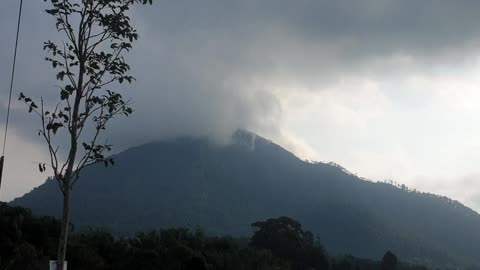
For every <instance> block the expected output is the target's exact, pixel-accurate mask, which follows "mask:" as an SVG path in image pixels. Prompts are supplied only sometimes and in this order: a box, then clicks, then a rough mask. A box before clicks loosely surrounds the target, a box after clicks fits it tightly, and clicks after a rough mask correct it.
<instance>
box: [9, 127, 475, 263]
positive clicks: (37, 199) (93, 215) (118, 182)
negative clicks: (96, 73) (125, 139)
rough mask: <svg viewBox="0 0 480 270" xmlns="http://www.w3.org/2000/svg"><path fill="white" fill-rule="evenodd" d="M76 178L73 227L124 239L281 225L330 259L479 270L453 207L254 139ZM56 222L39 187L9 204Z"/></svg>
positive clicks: (47, 194)
mask: <svg viewBox="0 0 480 270" xmlns="http://www.w3.org/2000/svg"><path fill="white" fill-rule="evenodd" d="M114 158H115V161H116V163H115V166H113V167H109V168H104V167H103V166H94V167H91V168H89V169H87V170H86V171H84V173H83V174H82V179H81V180H80V181H79V182H78V185H77V186H76V187H75V189H74V193H73V197H72V200H73V201H72V223H73V224H75V226H76V227H77V228H84V227H88V226H95V227H104V228H108V229H109V230H111V231H112V232H114V233H116V234H119V235H124V234H131V233H133V232H137V231H145V230H149V229H157V228H167V227H178V226H186V227H196V226H199V227H201V228H203V229H204V230H205V231H206V232H207V233H210V234H217V235H224V234H231V235H234V236H246V235H250V234H251V231H249V230H248V228H249V225H250V224H251V223H252V222H254V221H257V220H263V219H266V218H270V217H278V216H290V217H292V218H295V219H297V220H299V221H300V222H301V223H302V224H304V226H305V228H306V229H308V230H310V231H312V232H313V233H315V234H316V236H318V238H319V239H320V241H321V242H322V243H323V244H325V246H327V247H328V249H329V252H331V253H333V254H353V255H355V256H362V257H370V258H378V257H380V256H381V255H382V254H383V253H384V252H385V250H392V251H393V252H394V253H395V254H399V255H400V256H401V257H403V258H406V259H407V260H409V261H412V262H421V263H425V264H427V265H433V266H444V267H447V266H459V265H461V266H475V265H476V266H477V267H478V266H479V265H480V258H479V256H478V251H479V250H480V230H479V228H480V215H479V214H478V213H476V212H475V211H473V210H471V209H469V208H467V207H465V206H463V205H462V204H460V203H459V202H457V201H454V200H451V199H448V198H446V197H440V196H437V195H433V194H427V193H420V192H417V191H412V190H409V189H408V188H407V187H404V186H403V187H397V186H394V185H392V184H388V183H374V182H371V181H366V180H364V179H361V178H359V177H357V176H355V175H353V174H351V173H349V172H348V171H346V170H345V169H344V168H342V167H340V166H338V165H336V164H333V163H330V164H325V163H311V162H306V161H303V160H301V159H299V158H297V157H296V156H295V155H293V154H292V153H290V152H288V151H287V150H285V149H283V148H282V147H280V146H278V145H276V144H275V143H273V142H271V141H269V140H267V139H264V138H262V137H260V136H257V135H255V134H254V133H251V132H247V131H237V132H236V133H235V134H234V135H233V137H232V143H231V144H228V145H217V144H215V143H212V142H211V141H209V140H208V139H206V138H189V137H183V138H178V139H175V140H170V141H161V142H152V143H149V144H145V145H142V146H138V147H135V148H131V149H129V150H127V151H125V152H122V153H120V154H118V155H116V156H114ZM11 204H12V205H19V206H24V207H29V208H31V209H32V211H33V213H35V214H38V215H53V216H59V214H60V213H61V210H60V206H61V193H60V191H59V189H58V186H57V183H56V182H55V181H54V180H47V181H46V182H45V183H44V184H43V185H41V186H39V187H38V188H35V189H34V190H32V191H31V192H30V193H28V194H26V195H24V196H23V197H21V198H18V199H16V200H14V201H12V202H11Z"/></svg>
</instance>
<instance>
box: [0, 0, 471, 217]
mask: <svg viewBox="0 0 480 270" xmlns="http://www.w3.org/2000/svg"><path fill="white" fill-rule="evenodd" d="M5 2H6V3H4V5H3V7H2V9H1V10H0V35H1V36H2V41H1V42H0V63H1V64H0V81H1V82H3V86H2V85H0V116H4V114H5V103H6V99H7V94H8V92H7V90H8V89H7V87H8V76H9V68H10V66H9V63H10V62H11V57H12V52H13V51H12V50H13V42H14V40H13V38H14V32H13V30H14V28H15V23H16V18H15V14H16V9H17V5H18V0H5ZM154 2H155V3H154V5H153V6H152V7H147V8H145V7H144V8H142V7H140V8H138V9H136V10H135V11H134V13H135V14H134V15H133V19H134V21H135V24H136V26H137V28H138V30H139V33H140V35H141V37H140V41H139V42H138V43H137V44H136V47H135V50H134V51H133V53H131V54H130V55H129V56H128V60H129V61H130V64H131V65H132V67H133V73H134V75H135V76H136V77H137V79H138V81H137V83H136V84H134V86H133V87H132V89H129V90H128V91H127V92H126V95H127V96H129V97H132V98H133V99H134V101H135V109H136V112H135V114H134V116H133V117H131V118H128V119H122V121H119V122H116V123H115V124H114V126H113V127H112V129H111V139H112V141H113V143H114V144H116V145H117V146H118V147H117V149H118V150H122V149H125V148H126V147H129V146H133V145H138V144H141V143H143V142H147V141H150V140H155V139H160V138H167V137H172V136H178V135H210V136H213V137H215V138H217V139H219V140H224V139H225V138H226V137H227V136H228V135H229V134H231V132H232V131H233V130H235V129H236V128H247V129H250V130H252V131H255V132H257V133H259V134H260V135H264V136H266V137H268V138H270V139H272V140H274V141H276V142H278V143H280V144H281V145H283V146H285V147H286V148H287V149H289V150H291V151H293V152H294V153H296V154H297V155H299V156H300V157H302V158H304V159H311V160H319V161H334V162H336V163H339V164H341V165H343V166H344V167H346V168H348V169H349V170H350V171H352V172H355V173H357V174H358V175H360V176H364V177H367V178H371V179H373V180H383V179H393V180H395V181H397V182H399V183H404V184H407V185H408V186H410V187H412V188H417V189H420V190H422V191H429V192H434V193H439V194H442V195H448V196H450V197H452V198H454V199H457V200H459V201H461V202H463V203H465V204H467V205H468V206H470V207H472V208H474V209H476V210H480V182H478V179H479V177H480V169H479V168H478V166H477V163H478V162H479V161H480V151H479V150H480V140H479V138H480V127H479V125H478V123H477V121H478V119H480V91H478V88H479V87H480V78H479V75H480V62H479V59H480V58H479V56H480V54H479V53H480V49H479V46H478V45H479V42H480V27H478V26H479V25H480V17H479V16H478V10H480V2H479V1H476V0H457V1H450V0H424V1H417V0H395V1H394V0H358V1H351V0H349V1H347V0H336V1H330V0H315V1H314V0H297V1H287V0H257V1H254V0H244V1H226V0H203V1H193V0H191V1H186V0H175V1H167V0H154ZM45 7H46V4H45V3H44V2H43V1H33V0H25V10H24V12H25V13H24V14H25V17H24V18H25V19H24V21H23V29H22V33H21V45H20V54H19V65H18V76H17V84H16V88H15V91H16V93H18V92H20V91H23V92H26V93H29V94H30V95H32V96H40V95H44V96H48V95H52V94H55V91H56V89H55V88H54V87H53V86H54V85H55V81H54V80H53V79H54V75H53V73H52V72H51V71H50V70H49V67H48V64H47V63H45V62H44V61H43V60H42V59H43V57H44V54H43V52H42V44H43V41H45V40H47V39H55V38H56V32H55V31H54V30H53V22H52V20H51V19H50V18H49V17H48V16H47V15H46V14H44V13H43V12H42V11H43V9H45ZM3 118H4V117H0V121H2V123H3V121H4V119H3ZM11 128H12V130H11V133H10V141H9V145H8V149H7V153H8V159H7V164H6V165H7V166H6V172H5V181H4V185H3V189H2V193H1V198H2V199H4V200H9V199H12V198H14V197H16V196H20V195H22V194H23V193H25V192H27V191H29V190H30V189H31V188H32V187H34V186H36V185H38V184H40V183H42V182H43V180H44V178H45V175H40V174H39V173H37V172H36V166H35V163H34V162H36V161H41V160H45V156H44V154H43V153H44V151H43V150H45V149H44V148H43V146H42V145H41V144H39V140H38V138H37V137H36V136H35V134H36V132H35V122H34V121H33V120H32V116H31V115H28V114H27V113H26V111H25V109H24V108H23V107H22V106H21V104H18V103H17V102H14V107H13V115H12V126H11ZM0 131H2V134H3V127H0Z"/></svg>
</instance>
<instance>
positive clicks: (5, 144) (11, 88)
mask: <svg viewBox="0 0 480 270" xmlns="http://www.w3.org/2000/svg"><path fill="white" fill-rule="evenodd" d="M22 7H23V0H20V8H19V10H18V22H17V36H16V38H15V52H14V53H13V65H12V77H11V78H10V93H9V96H8V107H7V121H6V122H5V135H4V137H3V150H2V156H5V148H6V146H7V134H8V122H9V120H10V107H11V104H12V92H13V83H14V81H15V66H16V65H17V49H18V36H19V33H20V22H21V21H22Z"/></svg>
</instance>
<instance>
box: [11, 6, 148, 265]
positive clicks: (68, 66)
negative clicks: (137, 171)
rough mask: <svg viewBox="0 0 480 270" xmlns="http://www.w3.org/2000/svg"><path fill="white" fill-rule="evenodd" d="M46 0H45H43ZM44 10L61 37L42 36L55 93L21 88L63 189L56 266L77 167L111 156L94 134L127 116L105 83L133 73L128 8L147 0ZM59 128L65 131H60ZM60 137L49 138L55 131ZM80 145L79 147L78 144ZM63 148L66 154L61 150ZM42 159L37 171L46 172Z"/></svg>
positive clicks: (61, 251)
mask: <svg viewBox="0 0 480 270" xmlns="http://www.w3.org/2000/svg"><path fill="white" fill-rule="evenodd" d="M44 1H47V0H44ZM49 2H50V4H51V7H50V8H49V9H47V10H46V12H47V13H48V14H50V15H52V16H53V17H54V18H55V25H56V29H57V30H58V32H60V33H61V34H62V37H63V39H62V41H61V42H58V43H55V42H53V41H47V42H45V43H44V49H45V50H46V51H48V53H49V54H50V55H49V56H48V57H46V58H45V60H46V61H47V62H49V63H50V64H51V65H52V68H53V69H54V70H56V72H57V75H56V78H57V80H58V81H59V85H58V88H59V90H60V91H59V95H58V98H57V99H55V100H52V101H53V102H52V103H51V106H48V105H47V104H45V103H44V99H43V98H40V102H38V101H37V102H34V100H33V99H32V98H30V97H26V96H25V95H24V94H23V93H21V94H20V97H19V99H20V100H22V101H24V102H25V103H26V104H27V105H28V108H29V112H35V113H36V114H37V115H38V116H39V120H40V124H41V125H40V129H39V132H38V134H39V136H41V137H43V139H44V140H45V142H46V144H47V146H48V153H49V155H50V161H49V162H48V165H49V166H48V167H51V169H52V170H53V174H54V176H55V179H56V181H57V182H58V184H59V187H60V189H61V191H62V193H63V215H62V227H61V228H62V229H61V234H60V240H59V244H58V268H57V269H59V270H63V262H64V261H65V254H66V248H67V241H68V231H69V229H68V228H69V217H70V198H71V191H72V189H73V187H74V185H75V183H76V182H77V180H78V179H79V176H80V173H81V171H82V170H83V169H84V168H86V167H88V166H91V165H94V164H96V163H98V162H103V163H105V165H108V164H109V163H112V164H113V161H112V160H111V159H109V158H107V157H105V152H108V151H110V149H111V145H109V144H108V142H107V141H105V142H102V143H99V142H98V141H99V138H100V135H101V133H102V131H104V130H105V129H106V128H107V124H108V123H109V121H110V120H111V119H112V118H114V117H115V116H117V115H121V114H124V115H129V114H131V113H132V109H131V108H130V107H129V105H130V102H129V101H128V100H124V99H123V97H122V96H121V95H120V94H119V93H117V92H115V91H112V90H110V89H107V88H106V87H107V85H110V84H112V83H115V82H118V83H123V82H125V81H127V82H129V83H130V82H132V80H134V78H133V77H132V76H130V75H128V71H129V70H130V67H129V65H128V64H127V63H126V62H125V60H124V58H123V54H124V53H125V52H128V51H129V50H130V49H131V48H132V42H133V41H134V40H136V39H137V38H138V34H137V32H136V31H135V29H134V28H133V27H132V26H131V24H130V18H129V17H128V16H127V11H128V10H129V9H130V8H131V7H132V6H133V5H135V4H147V3H150V4H151V2H152V0H82V1H80V0H50V1H49ZM62 129H64V131H65V132H64V133H61V130H62ZM59 134H64V136H61V137H62V138H63V141H65V140H66V141H67V143H66V144H62V140H54V137H55V135H59ZM79 146H80V147H81V148H83V149H81V150H80V149H78V148H79ZM64 150H66V153H67V154H66V156H62V155H61V153H63V151H64ZM46 169H47V168H46V164H40V165H39V170H40V171H41V172H43V171H45V170H46Z"/></svg>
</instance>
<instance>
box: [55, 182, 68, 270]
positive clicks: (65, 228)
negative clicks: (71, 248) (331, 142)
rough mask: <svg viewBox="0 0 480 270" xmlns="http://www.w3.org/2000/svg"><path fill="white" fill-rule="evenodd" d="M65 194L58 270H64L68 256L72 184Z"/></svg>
mask: <svg viewBox="0 0 480 270" xmlns="http://www.w3.org/2000/svg"><path fill="white" fill-rule="evenodd" d="M64 187H65V194H64V196H63V215H62V228H61V233H60V241H59V244H58V257H57V270H64V269H63V265H64V262H65V257H66V255H67V243H68V233H69V228H70V196H71V192H72V189H71V187H70V184H68V185H65V186H64Z"/></svg>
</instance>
